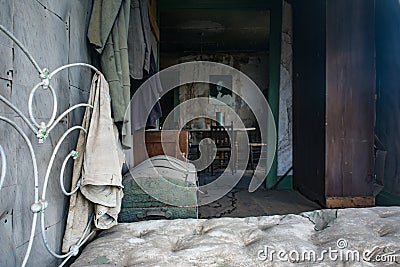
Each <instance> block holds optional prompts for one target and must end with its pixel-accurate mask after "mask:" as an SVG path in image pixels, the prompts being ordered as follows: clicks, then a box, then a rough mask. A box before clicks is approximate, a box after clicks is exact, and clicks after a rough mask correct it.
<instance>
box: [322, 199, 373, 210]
mask: <svg viewBox="0 0 400 267" xmlns="http://www.w3.org/2000/svg"><path fill="white" fill-rule="evenodd" d="M373 206H375V198H374V197H370V196H366V197H327V198H326V207H327V208H329V209H336V208H364V207H373Z"/></svg>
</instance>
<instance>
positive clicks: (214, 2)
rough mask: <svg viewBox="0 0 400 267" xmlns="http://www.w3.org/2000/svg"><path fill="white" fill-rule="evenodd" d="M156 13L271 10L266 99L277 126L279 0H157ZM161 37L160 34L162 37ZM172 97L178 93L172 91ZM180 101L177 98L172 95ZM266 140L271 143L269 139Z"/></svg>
mask: <svg viewBox="0 0 400 267" xmlns="http://www.w3.org/2000/svg"><path fill="white" fill-rule="evenodd" d="M157 6H158V14H159V13H160V12H162V11H166V10H177V9H268V10H270V16H271V17H270V20H271V21H270V23H271V29H270V43H269V45H270V49H269V55H270V56H269V61H270V65H269V90H268V96H266V97H267V99H268V103H269V106H270V108H271V111H272V114H273V116H274V120H275V124H276V128H277V129H278V125H279V85H280V62H281V34H282V0H254V1H245V0H230V1H228V0H185V1H182V0H158V2H157ZM161 38H162V37H161ZM175 95H176V96H175V98H176V97H177V96H178V94H177V93H175ZM174 102H175V104H176V105H177V104H179V103H178V102H179V99H175V101H174ZM267 143H272V141H271V140H270V139H269V140H267ZM277 153H278V151H277V144H276V152H275V157H274V161H273V163H272V167H271V170H270V172H269V173H268V176H267V181H266V187H267V188H270V187H271V186H272V185H274V184H275V182H276V181H277V180H278V175H277V170H278V164H277Z"/></svg>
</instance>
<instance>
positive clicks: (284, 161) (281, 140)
mask: <svg viewBox="0 0 400 267" xmlns="http://www.w3.org/2000/svg"><path fill="white" fill-rule="evenodd" d="M282 12H283V15H282V51H281V74H280V76H281V79H280V89H279V127H278V175H283V174H284V173H285V172H286V171H287V170H288V169H289V168H290V167H291V166H292V164H293V161H292V151H293V140H292V103H293V101H292V73H293V72H292V61H293V52H292V36H293V34H292V28H293V27H292V7H291V5H290V4H289V3H288V2H287V1H283V11H282Z"/></svg>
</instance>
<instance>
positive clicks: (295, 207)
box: [198, 172, 321, 218]
mask: <svg viewBox="0 0 400 267" xmlns="http://www.w3.org/2000/svg"><path fill="white" fill-rule="evenodd" d="M250 174H251V173H249V172H247V173H246V174H245V175H244V177H243V178H242V179H241V180H240V182H239V183H238V184H237V185H236V186H235V188H234V189H232V190H230V192H229V193H228V194H226V195H225V196H224V197H222V198H220V199H218V200H216V201H214V202H212V203H210V204H207V205H204V206H200V207H199V217H200V218H219V217H249V216H263V215H275V214H298V213H301V212H304V211H310V210H315V209H320V208H321V206H319V205H318V204H317V203H315V202H312V201H310V200H308V199H307V198H305V197H304V196H302V195H301V194H300V193H299V192H297V191H295V190H274V191H271V190H266V189H264V188H259V189H257V190H256V191H255V192H253V193H250V192H248V189H247V188H248V184H249V182H250V179H251V175H250ZM215 177H218V175H216V176H211V175H209V174H206V175H202V176H200V179H202V180H203V182H205V183H209V182H211V181H213V180H214V179H215ZM219 186H220V189H221V190H222V191H223V190H224V185H219ZM225 190H226V187H225ZM216 193H217V194H218V189H216V191H213V192H205V193H204V194H201V193H199V195H198V197H199V199H202V198H203V199H206V198H207V197H210V195H211V194H216Z"/></svg>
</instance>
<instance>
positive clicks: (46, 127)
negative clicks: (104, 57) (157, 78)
mask: <svg viewBox="0 0 400 267" xmlns="http://www.w3.org/2000/svg"><path fill="white" fill-rule="evenodd" d="M0 30H1V31H2V32H4V33H5V34H6V35H7V36H8V37H9V38H10V39H11V40H12V41H13V42H14V43H15V44H16V45H17V46H18V47H19V48H20V49H21V50H22V51H23V52H24V54H25V55H26V56H27V57H28V59H29V60H30V62H31V63H32V64H33V66H34V67H35V68H36V70H37V71H38V72H39V78H40V82H39V83H37V84H36V85H35V86H34V87H33V88H32V90H31V92H30V95H29V100H28V112H29V119H28V118H27V117H26V116H25V115H24V114H23V113H22V112H21V111H20V110H19V109H18V108H17V107H16V106H14V105H13V104H12V103H11V102H10V101H8V100H7V99H6V98H5V97H4V96H2V95H0V101H2V102H3V103H4V104H6V105H7V106H8V107H9V108H11V109H12V110H13V111H14V112H15V113H17V114H18V115H19V116H20V117H21V118H22V119H23V121H24V122H25V123H26V124H27V125H28V127H29V128H30V130H32V132H33V133H34V134H36V137H37V139H38V143H39V144H42V143H44V142H45V141H46V139H47V137H48V136H49V134H50V132H51V131H52V130H53V129H54V127H55V126H56V125H57V124H58V123H59V122H60V121H61V120H62V118H64V117H65V116H66V115H67V114H68V113H70V112H71V111H73V110H75V109H77V108H80V107H84V108H93V106H91V105H89V104H87V103H80V104H77V105H74V106H72V107H70V108H69V109H67V110H65V111H64V112H63V113H62V114H60V115H59V116H58V117H57V94H56V92H55V90H54V88H53V87H52V85H51V79H52V78H53V77H54V76H55V75H56V74H57V73H59V72H60V71H62V70H64V69H67V68H71V67H77V66H81V67H87V68H90V69H92V70H94V71H95V72H96V73H98V72H99V71H98V70H97V69H96V68H95V67H94V66H92V65H90V64H87V63H73V64H67V65H63V66H61V67H59V68H57V69H56V70H54V71H52V72H50V71H49V70H48V69H47V68H40V66H39V65H38V64H37V62H36V61H35V59H34V58H33V56H32V55H31V54H30V53H29V51H28V50H27V49H26V48H25V47H24V45H23V44H22V43H21V42H20V41H19V40H18V39H17V38H16V37H15V36H14V35H13V34H12V33H11V32H9V31H8V30H7V29H6V28H5V27H4V26H2V25H0ZM39 88H41V89H42V90H50V92H51V94H52V97H53V103H52V104H53V110H52V114H51V117H50V119H49V121H48V122H47V123H46V122H40V123H38V122H37V121H36V119H35V117H34V116H33V105H32V101H33V97H34V95H35V92H36V91H37V90H38V89H39ZM0 120H1V121H4V122H6V123H7V124H9V125H11V126H12V127H13V128H14V129H15V130H16V131H17V132H18V133H19V135H21V136H22V138H23V139H24V141H25V143H26V144H27V146H28V148H29V152H30V156H31V159H32V165H33V176H34V202H33V204H32V205H31V207H30V210H31V212H32V213H33V217H32V226H31V232H30V237H29V243H28V248H27V250H26V252H25V256H24V259H23V262H22V266H25V265H26V263H27V262H28V258H29V255H30V253H31V250H32V245H33V241H34V235H35V230H36V225H37V220H38V216H39V214H40V226H41V236H42V240H43V242H44V245H45V247H46V249H47V250H48V251H49V253H50V254H51V255H53V256H54V257H56V258H59V259H64V261H63V262H62V263H61V264H60V266H63V265H64V264H65V263H66V262H67V261H68V260H69V259H70V258H71V257H72V256H76V255H77V254H78V253H79V249H80V248H81V246H82V245H83V244H85V243H86V242H87V241H88V239H89V238H90V237H92V236H93V234H94V231H90V225H91V223H92V221H93V218H94V216H93V215H92V216H91V217H90V218H89V220H88V223H87V226H86V229H85V231H84V232H83V233H82V236H81V238H80V240H79V241H78V242H77V243H76V244H75V245H74V246H72V247H71V249H70V251H69V252H68V253H65V254H58V253H56V252H55V251H54V250H53V249H52V248H50V246H49V244H48V242H47V237H46V232H45V210H46V208H47V206H48V202H47V200H46V191H47V185H48V181H49V176H50V170H51V168H52V166H53V163H54V159H55V156H56V154H57V152H58V150H59V148H60V146H61V144H62V143H63V141H64V140H65V138H66V137H67V136H68V135H69V134H70V133H71V132H73V131H75V130H82V131H84V132H85V133H86V132H87V131H86V129H84V128H82V127H81V126H73V127H70V128H69V129H67V131H66V132H65V133H64V134H63V135H62V136H61V137H60V139H59V141H58V142H57V144H56V146H55V147H54V149H53V153H52V155H51V158H50V161H49V163H48V165H47V169H46V174H45V177H44V182H43V186H42V194H41V196H40V197H39V173H38V165H37V161H36V156H35V151H34V149H33V146H32V143H31V141H30V140H29V138H28V136H27V134H26V133H25V132H24V131H23V130H22V128H21V127H20V126H18V125H17V124H16V123H15V122H14V121H12V120H11V119H9V118H6V117H4V116H0ZM0 156H1V176H0V190H1V188H2V186H3V183H4V180H5V178H6V166H7V160H6V157H7V155H6V154H5V152H4V149H3V147H2V146H1V145H0ZM78 156H79V155H78V153H77V152H76V151H74V150H72V151H71V152H70V153H69V154H68V155H67V156H66V157H65V159H64V162H63V164H62V167H61V171H60V186H61V190H62V192H63V193H64V194H65V195H67V196H70V195H72V194H74V193H75V192H76V191H77V190H78V189H79V187H80V181H78V183H77V184H76V186H75V188H74V189H73V190H72V191H71V192H67V191H66V190H65V187H64V170H65V167H66V164H67V162H68V160H69V159H70V158H72V159H77V158H78Z"/></svg>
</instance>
